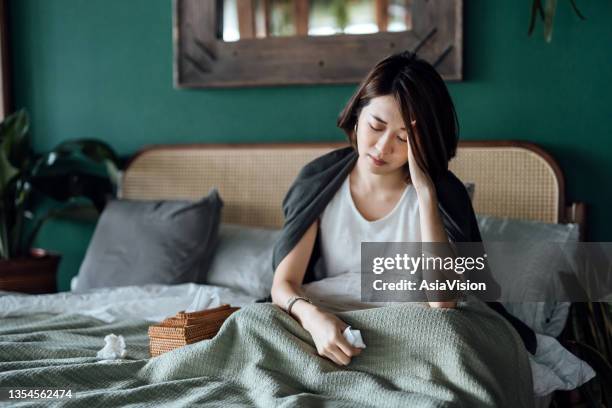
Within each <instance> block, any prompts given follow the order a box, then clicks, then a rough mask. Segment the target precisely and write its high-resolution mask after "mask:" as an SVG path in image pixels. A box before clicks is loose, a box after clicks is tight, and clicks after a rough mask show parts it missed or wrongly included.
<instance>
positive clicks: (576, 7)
mask: <svg viewBox="0 0 612 408" xmlns="http://www.w3.org/2000/svg"><path fill="white" fill-rule="evenodd" d="M570 3H571V5H572V8H573V9H574V13H576V15H577V16H578V17H579V18H580V19H581V20H586V17H585V16H584V15H583V14H582V13H581V12H580V10H578V6H576V1H575V0H570Z"/></svg>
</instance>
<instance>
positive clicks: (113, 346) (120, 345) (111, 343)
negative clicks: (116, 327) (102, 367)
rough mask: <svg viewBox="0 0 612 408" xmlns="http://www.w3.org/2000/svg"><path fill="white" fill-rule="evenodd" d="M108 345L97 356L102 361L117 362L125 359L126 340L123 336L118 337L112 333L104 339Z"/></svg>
mask: <svg viewBox="0 0 612 408" xmlns="http://www.w3.org/2000/svg"><path fill="white" fill-rule="evenodd" d="M104 342H105V343H106V344H105V345H104V347H103V348H102V349H101V350H100V351H98V354H97V355H96V357H97V358H99V359H100V360H103V361H104V360H116V359H119V358H124V357H125V354H126V353H125V339H124V338H123V336H121V335H119V336H116V335H115V334H113V333H111V334H109V335H107V336H106V337H104Z"/></svg>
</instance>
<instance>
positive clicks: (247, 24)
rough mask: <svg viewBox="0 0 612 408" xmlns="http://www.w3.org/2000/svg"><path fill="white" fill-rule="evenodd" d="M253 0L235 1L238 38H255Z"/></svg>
mask: <svg viewBox="0 0 612 408" xmlns="http://www.w3.org/2000/svg"><path fill="white" fill-rule="evenodd" d="M253 7H254V3H253V0H239V1H238V2H236V8H237V10H236V11H237V13H238V30H239V31H240V38H241V39H245V38H255V9H254V8H253Z"/></svg>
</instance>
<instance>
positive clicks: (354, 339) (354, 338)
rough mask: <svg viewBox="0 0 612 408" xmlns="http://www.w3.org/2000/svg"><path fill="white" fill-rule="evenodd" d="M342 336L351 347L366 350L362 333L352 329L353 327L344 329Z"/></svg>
mask: <svg viewBox="0 0 612 408" xmlns="http://www.w3.org/2000/svg"><path fill="white" fill-rule="evenodd" d="M342 335H343V336H344V338H345V339H346V340H347V341H348V342H349V343H350V345H351V346H353V347H357V348H362V349H364V348H366V345H365V343H364V342H363V339H362V338H361V331H359V330H354V329H351V326H348V327H347V328H346V329H344V331H343V332H342Z"/></svg>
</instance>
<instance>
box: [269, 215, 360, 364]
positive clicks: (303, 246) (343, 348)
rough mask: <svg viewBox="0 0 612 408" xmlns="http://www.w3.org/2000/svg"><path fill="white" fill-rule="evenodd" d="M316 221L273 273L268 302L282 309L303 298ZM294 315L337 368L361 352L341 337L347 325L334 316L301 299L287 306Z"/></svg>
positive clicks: (318, 349)
mask: <svg viewBox="0 0 612 408" xmlns="http://www.w3.org/2000/svg"><path fill="white" fill-rule="evenodd" d="M317 230H318V221H317V222H314V223H313V224H312V225H311V226H310V227H309V228H308V230H307V231H306V233H305V234H304V236H303V237H302V238H301V239H300V241H299V242H298V243H297V245H296V246H295V247H294V248H293V249H292V250H291V252H289V254H287V256H286V257H285V258H284V259H283V260H282V261H281V263H280V264H279V265H278V267H277V268H276V271H275V272H274V281H273V283H272V302H273V303H274V304H276V305H277V306H279V307H281V308H282V309H285V310H286V306H287V302H288V301H289V299H291V298H292V297H294V296H303V295H304V292H303V291H302V281H303V280H304V274H305V273H306V267H307V266H308V262H309V260H310V256H311V255H312V249H313V247H314V242H315V239H316V237H317ZM291 315H292V316H294V317H295V318H296V319H297V320H298V321H299V322H300V324H301V325H302V327H303V328H304V329H306V330H307V331H308V332H309V333H310V335H311V336H312V339H313V341H314V342H315V345H316V347H317V352H318V353H319V355H321V356H323V357H327V358H329V359H330V360H332V361H333V362H334V363H336V364H338V365H348V364H349V363H350V362H351V357H354V356H356V355H358V354H359V353H361V349H359V348H356V347H353V346H351V345H350V344H349V342H348V341H347V340H346V339H345V338H344V336H343V335H342V332H343V331H344V329H346V327H347V326H348V325H347V324H346V323H345V322H343V321H342V320H340V319H339V318H338V317H336V316H335V315H333V314H331V313H328V312H326V311H324V310H322V309H320V308H319V307H317V306H315V305H313V304H310V303H308V302H306V301H303V300H298V301H296V302H295V303H294V304H293V306H292V307H291Z"/></svg>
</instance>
